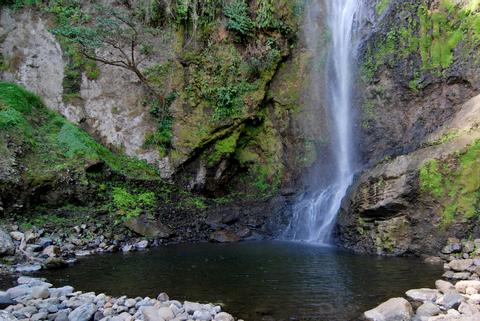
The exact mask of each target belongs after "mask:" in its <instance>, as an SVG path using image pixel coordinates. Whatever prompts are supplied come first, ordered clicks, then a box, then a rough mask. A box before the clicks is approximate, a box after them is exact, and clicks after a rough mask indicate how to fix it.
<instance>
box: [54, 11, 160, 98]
mask: <svg viewBox="0 0 480 321" xmlns="http://www.w3.org/2000/svg"><path fill="white" fill-rule="evenodd" d="M79 10H80V9H79ZM82 14H84V15H85V13H82ZM92 16H93V17H92V18H91V19H65V21H64V22H63V23H62V24H61V25H59V26H58V27H57V28H55V29H54V30H53V32H54V33H55V34H56V35H59V36H62V37H65V38H66V39H68V41H70V42H73V43H75V44H78V45H79V46H78V48H79V50H80V53H81V54H82V55H83V56H85V57H86V58H88V59H90V60H93V61H96V62H100V63H104V64H106V65H110V66H115V67H119V68H123V69H126V70H129V71H131V72H133V73H134V74H135V75H136V76H137V78H138V79H139V80H140V82H141V83H142V84H143V85H144V86H145V87H146V88H147V89H148V90H149V91H151V92H152V93H153V94H154V95H155V96H157V97H158V98H160V100H161V101H162V100H163V97H164V94H163V93H162V92H161V90H159V88H155V86H153V85H152V84H151V83H150V82H149V80H148V77H147V76H146V75H145V73H144V71H142V69H141V67H140V66H141V64H142V63H143V62H145V60H146V59H148V57H149V56H150V55H151V46H150V45H149V43H150V41H149V39H150V38H152V37H153V36H154V35H155V30H154V29H153V28H149V27H145V26H143V25H142V23H140V22H139V21H136V18H135V16H133V15H132V14H131V13H130V12H129V11H126V10H121V9H118V8H112V7H107V6H102V5H98V6H96V7H95V9H94V11H93V12H92ZM100 48H102V50H101V51H100V50H99V49H100Z"/></svg>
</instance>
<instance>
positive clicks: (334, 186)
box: [286, 0, 362, 244]
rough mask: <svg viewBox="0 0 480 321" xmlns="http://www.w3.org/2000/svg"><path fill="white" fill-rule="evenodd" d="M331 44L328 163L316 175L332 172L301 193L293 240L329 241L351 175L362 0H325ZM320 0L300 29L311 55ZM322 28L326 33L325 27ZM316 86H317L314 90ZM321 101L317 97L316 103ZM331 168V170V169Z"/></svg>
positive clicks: (315, 51)
mask: <svg viewBox="0 0 480 321" xmlns="http://www.w3.org/2000/svg"><path fill="white" fill-rule="evenodd" d="M324 2H325V6H326V11H327V14H326V16H327V21H328V28H329V30H330V33H331V37H330V38H331V39H330V40H331V46H330V53H329V59H328V64H327V68H326V69H327V70H326V73H325V77H327V79H326V81H325V83H326V84H327V85H326V87H327V88H326V94H327V96H328V97H327V104H328V110H329V114H330V149H331V151H332V152H331V157H330V159H329V162H330V163H331V164H330V166H324V167H322V168H324V171H328V173H324V172H320V173H318V175H323V176H325V177H330V178H329V179H327V180H326V181H325V180H324V181H323V183H322V184H321V186H317V187H316V188H315V191H314V192H313V193H311V194H310V195H303V196H302V197H301V198H300V199H299V200H298V202H297V204H296V206H295V207H294V211H293V216H292V220H291V222H290V225H289V227H288V229H287V232H286V235H288V236H289V237H290V238H292V239H294V240H301V241H306V242H311V243H318V244H329V243H330V241H331V234H332V230H333V227H334V225H335V219H336V216H337V214H338V211H339V209H340V206H341V202H342V199H343V197H344V196H345V194H346V192H347V189H348V187H349V186H350V184H351V183H352V178H353V175H354V158H355V157H354V152H355V148H354V147H353V146H352V145H353V144H352V140H353V139H352V126H353V125H352V91H353V73H354V68H355V63H354V61H355V59H354V48H355V46H356V44H355V39H354V35H355V28H356V24H357V23H358V19H359V17H361V11H362V1H358V0H324ZM321 8H323V6H322V4H321V2H320V1H313V2H312V4H311V5H310V7H309V8H308V10H307V14H306V23H305V25H304V33H305V38H306V42H307V46H308V48H309V50H310V51H311V52H312V53H313V56H314V57H316V58H315V59H320V58H317V57H320V56H321V52H320V50H322V48H321V47H320V46H319V45H318V43H317V42H318V38H319V37H320V35H319V34H318V33H319V32H321V30H320V31H319V30H318V29H319V28H318V27H315V26H316V25H318V21H316V19H319V16H320V15H319V11H320V10H321ZM323 32H325V31H324V30H323ZM312 90H313V91H315V90H317V89H316V88H313V89H312ZM318 103H320V102H318ZM332 172H333V173H332Z"/></svg>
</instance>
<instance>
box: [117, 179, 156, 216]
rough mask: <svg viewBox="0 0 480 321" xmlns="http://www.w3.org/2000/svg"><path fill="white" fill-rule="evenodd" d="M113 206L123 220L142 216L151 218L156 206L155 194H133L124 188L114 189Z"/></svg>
mask: <svg viewBox="0 0 480 321" xmlns="http://www.w3.org/2000/svg"><path fill="white" fill-rule="evenodd" d="M112 198H113V204H114V206H115V208H116V212H117V214H118V215H119V216H120V217H121V219H123V220H126V219H129V218H132V217H137V216H139V215H141V214H146V215H149V216H151V215H152V214H153V210H154V208H155V205H156V198H155V194H154V193H153V192H145V191H144V192H139V193H135V194H131V193H130V192H128V191H127V190H126V189H125V188H123V187H114V188H113V191H112Z"/></svg>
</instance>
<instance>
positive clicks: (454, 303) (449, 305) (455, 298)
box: [435, 290, 465, 310]
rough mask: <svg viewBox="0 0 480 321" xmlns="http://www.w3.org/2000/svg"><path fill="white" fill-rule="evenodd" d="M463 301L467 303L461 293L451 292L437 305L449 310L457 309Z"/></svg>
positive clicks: (438, 301) (440, 299)
mask: <svg viewBox="0 0 480 321" xmlns="http://www.w3.org/2000/svg"><path fill="white" fill-rule="evenodd" d="M463 301H465V298H464V297H463V296H462V295H461V294H460V293H458V292H457V291H455V290H450V291H447V292H446V293H445V294H444V295H443V296H442V297H440V298H439V299H438V300H437V301H436V302H435V303H437V304H438V305H441V306H443V307H444V308H445V309H446V310H448V309H455V308H457V307H458V306H459V305H460V303H462V302H463Z"/></svg>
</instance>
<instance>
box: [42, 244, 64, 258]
mask: <svg viewBox="0 0 480 321" xmlns="http://www.w3.org/2000/svg"><path fill="white" fill-rule="evenodd" d="M42 254H43V255H47V256H48V257H56V256H59V255H60V248H59V247H58V246H55V245H48V246H47V247H45V248H44V249H43V251H42Z"/></svg>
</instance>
